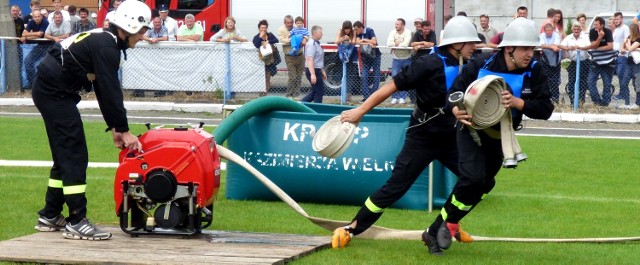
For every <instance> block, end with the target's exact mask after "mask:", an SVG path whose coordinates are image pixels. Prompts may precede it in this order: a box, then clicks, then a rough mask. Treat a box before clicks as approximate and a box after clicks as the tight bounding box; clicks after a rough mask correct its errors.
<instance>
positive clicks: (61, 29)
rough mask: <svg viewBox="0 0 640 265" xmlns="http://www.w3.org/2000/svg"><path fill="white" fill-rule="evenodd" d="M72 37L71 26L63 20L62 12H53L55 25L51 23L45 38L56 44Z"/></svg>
mask: <svg viewBox="0 0 640 265" xmlns="http://www.w3.org/2000/svg"><path fill="white" fill-rule="evenodd" d="M69 36H71V25H69V21H66V20H63V19H62V12H60V11H55V12H53V23H49V26H48V27H47V30H46V31H45V32H44V37H45V38H47V39H50V40H52V41H55V42H60V41H61V40H64V39H66V38H68V37H69Z"/></svg>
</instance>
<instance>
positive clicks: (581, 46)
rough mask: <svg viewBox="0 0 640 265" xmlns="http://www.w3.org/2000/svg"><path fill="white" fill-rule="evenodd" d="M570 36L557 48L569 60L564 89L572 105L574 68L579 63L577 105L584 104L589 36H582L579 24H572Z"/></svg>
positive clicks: (574, 80)
mask: <svg viewBox="0 0 640 265" xmlns="http://www.w3.org/2000/svg"><path fill="white" fill-rule="evenodd" d="M571 32H572V34H569V35H568V36H566V37H565V38H564V40H562V42H560V45H558V47H559V48H560V49H562V50H564V51H566V53H567V56H568V58H569V60H571V63H569V66H568V67H567V74H568V75H569V82H568V83H567V86H566V87H565V90H566V92H567V94H569V101H570V102H571V104H574V95H575V94H574V92H575V84H576V74H577V72H576V68H577V65H578V63H580V73H579V74H580V78H579V80H580V84H579V86H578V87H579V92H578V95H579V97H578V100H579V104H580V103H584V97H585V93H586V91H587V76H588V75H589V60H588V59H589V54H588V53H587V50H588V49H589V48H590V47H591V42H590V41H589V36H588V35H585V34H582V25H581V24H580V22H577V21H576V22H574V23H573V25H572V26H571ZM578 55H579V56H580V61H578Z"/></svg>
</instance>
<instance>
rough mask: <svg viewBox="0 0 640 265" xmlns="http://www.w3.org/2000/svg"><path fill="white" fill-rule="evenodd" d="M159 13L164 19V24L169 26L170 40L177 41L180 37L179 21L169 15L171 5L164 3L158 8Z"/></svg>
mask: <svg viewBox="0 0 640 265" xmlns="http://www.w3.org/2000/svg"><path fill="white" fill-rule="evenodd" d="M158 14H159V15H160V19H161V20H162V25H163V26H165V27H166V28H167V36H168V37H169V40H170V41H175V40H176V39H177V38H178V22H176V20H175V19H173V18H172V17H170V16H169V7H167V5H165V4H162V5H160V7H159V8H158Z"/></svg>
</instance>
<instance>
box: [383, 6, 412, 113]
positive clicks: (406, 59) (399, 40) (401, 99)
mask: <svg viewBox="0 0 640 265" xmlns="http://www.w3.org/2000/svg"><path fill="white" fill-rule="evenodd" d="M411 37H412V36H411V31H409V30H406V29H405V21H404V19H402V18H398V19H396V24H395V29H394V30H392V31H391V32H390V33H389V37H388V38H387V46H389V47H398V48H400V49H393V48H392V49H391V56H392V57H393V62H392V63H391V75H392V76H395V75H397V74H398V73H399V72H400V71H401V70H402V68H403V67H405V66H408V65H410V64H411V49H409V48H408V47H409V44H410V43H411ZM406 97H407V91H397V92H395V93H393V95H391V104H396V103H399V104H404V103H405V98H406Z"/></svg>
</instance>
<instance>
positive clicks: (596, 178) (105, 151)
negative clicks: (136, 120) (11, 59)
mask: <svg viewBox="0 0 640 265" xmlns="http://www.w3.org/2000/svg"><path fill="white" fill-rule="evenodd" d="M0 128H3V132H2V133H1V134H0V142H2V143H3V144H2V145H1V146H0V159H2V160H50V157H51V155H50V153H49V149H48V144H47V140H46V135H45V132H44V125H43V123H42V121H41V120H40V119H28V118H0ZM104 128H105V125H104V123H103V122H86V123H85V130H86V133H87V136H88V139H89V140H88V142H89V153H90V161H92V162H115V161H116V160H117V154H118V150H117V149H115V148H114V147H113V145H112V142H111V134H110V133H104ZM144 130H146V129H145V128H144V127H143V126H142V125H135V126H132V131H133V132H134V133H142V132H144ZM519 141H520V144H521V146H522V148H523V150H524V151H525V152H526V153H527V155H528V156H529V160H528V161H526V162H524V163H521V164H520V166H519V167H518V169H517V170H504V169H503V170H502V171H500V173H499V174H498V176H497V185H496V188H495V189H494V191H493V192H492V193H491V194H490V195H489V196H488V198H487V199H486V200H485V201H483V202H482V203H481V204H480V205H479V206H478V207H477V208H476V209H475V210H474V211H473V212H472V213H471V214H469V215H468V216H467V218H465V219H464V220H463V222H462V224H463V227H464V229H465V230H466V231H468V232H470V233H471V234H474V235H482V236H496V237H537V238H591V237H631V236H640V218H639V217H640V216H639V214H638V209H639V208H640V195H639V191H640V178H639V176H638V175H639V174H638V169H637V166H636V163H638V161H640V152H638V150H639V149H640V141H637V140H609V139H574V138H547V137H520V138H519ZM114 172H115V169H89V172H88V176H89V177H88V180H87V182H88V187H87V196H88V200H89V206H88V209H89V215H88V216H89V218H91V219H92V220H93V221H95V222H97V223H100V224H112V225H116V224H117V218H116V215H115V213H114V209H113V208H114V203H113V194H112V190H113V175H114ZM47 177H48V168H43V167H2V170H0V180H1V181H2V186H0V194H1V195H0V198H2V203H0V213H1V214H0V223H1V224H2V226H0V240H7V239H11V238H14V237H18V236H23V235H28V234H31V233H34V232H35V230H33V225H34V224H35V222H36V218H37V213H36V212H37V210H38V209H40V208H41V207H42V206H43V204H44V193H45V190H46V185H47ZM224 197H225V196H224V179H223V183H222V189H221V193H220V194H219V195H218V199H219V200H218V201H217V202H216V204H215V212H214V223H213V225H212V227H211V228H210V229H215V230H238V231H256V232H278V233H297V234H310V235H327V236H329V235H330V232H329V231H325V230H323V229H321V228H318V227H316V226H314V225H313V224H312V223H310V222H309V221H306V220H305V219H304V218H302V217H300V216H298V215H297V214H296V213H295V212H294V211H293V210H291V209H290V208H289V207H288V206H287V205H286V204H284V203H282V202H259V201H233V200H227V199H225V198H224ZM301 205H302V207H303V208H305V210H306V211H307V212H308V213H309V214H310V215H313V216H317V217H324V218H330V219H336V220H350V219H351V218H352V217H353V215H354V214H355V213H356V212H357V210H358V208H359V207H357V206H337V205H319V204H309V203H303V204H301ZM256 216H258V217H259V218H258V220H256ZM435 216H436V212H434V213H426V212H424V211H415V210H411V211H410V210H398V209H388V210H387V211H386V213H385V214H384V215H383V216H382V218H381V219H380V220H379V221H378V223H377V224H378V225H381V226H386V227H391V228H397V229H411V230H415V229H424V228H425V227H426V226H427V225H429V224H430V223H431V221H432V220H433V219H434V218H435ZM434 262H437V263H438V264H638V263H639V262H640V244H639V243H638V242H637V241H636V242H625V243H599V244H598V243H508V242H502V243H499V242H475V243H471V244H457V243H454V245H453V246H452V247H451V248H450V249H449V250H447V251H446V255H445V256H444V257H434V256H431V255H429V254H428V253H427V251H426V248H425V247H424V246H423V245H422V243H421V242H420V241H408V240H365V239H354V240H353V241H352V242H351V244H350V246H349V247H347V248H345V249H342V250H332V249H327V250H322V251H319V252H316V253H313V254H311V255H309V256H306V257H304V258H302V259H300V260H297V261H295V262H294V263H295V264H425V263H434Z"/></svg>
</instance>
